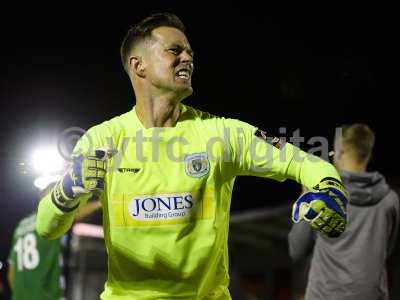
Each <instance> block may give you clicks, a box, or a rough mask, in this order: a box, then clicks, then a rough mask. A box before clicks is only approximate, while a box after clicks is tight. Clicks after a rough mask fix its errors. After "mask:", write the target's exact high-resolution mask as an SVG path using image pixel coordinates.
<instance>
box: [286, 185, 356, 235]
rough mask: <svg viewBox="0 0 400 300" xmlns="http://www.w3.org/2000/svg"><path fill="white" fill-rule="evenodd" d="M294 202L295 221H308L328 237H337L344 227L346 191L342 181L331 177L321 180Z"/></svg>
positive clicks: (293, 214) (293, 216)
mask: <svg viewBox="0 0 400 300" xmlns="http://www.w3.org/2000/svg"><path fill="white" fill-rule="evenodd" d="M313 189H314V190H316V191H317V192H307V193H305V194H303V195H301V196H300V198H299V199H297V201H296V202H295V203H294V205H293V210H292V219H293V221H294V222H295V223H298V222H300V221H301V220H303V219H304V220H306V221H309V222H310V224H311V227H312V228H313V229H315V230H318V231H320V232H322V233H323V234H325V235H327V236H329V237H338V236H339V235H340V234H342V233H343V232H344V230H345V228H346V206H347V202H348V195H347V192H346V190H345V188H344V186H343V185H342V183H341V182H340V181H339V180H337V179H335V178H332V177H327V178H324V179H323V180H321V182H320V183H319V184H317V185H316V186H315V187H314V188H313Z"/></svg>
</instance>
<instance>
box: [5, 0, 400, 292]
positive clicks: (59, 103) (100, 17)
mask: <svg viewBox="0 0 400 300" xmlns="http://www.w3.org/2000/svg"><path fill="white" fill-rule="evenodd" d="M159 11H170V12H174V13H176V14H177V15H178V16H179V17H180V18H181V19H182V20H183V22H184V23H185V24H186V26H187V30H188V37H189V40H190V43H191V45H192V47H193V49H194V51H195V73H194V80H193V85H194V91H195V92H194V94H193V95H192V96H191V97H190V98H189V99H187V100H186V101H185V103H186V104H188V105H193V106H194V107H196V108H199V109H201V110H205V111H209V112H212V113H214V114H217V115H223V116H227V117H233V118H239V119H241V120H244V121H247V122H249V123H252V124H254V125H256V126H259V127H260V128H263V129H265V130H267V131H273V132H278V129H279V128H280V127H285V128H286V131H287V132H288V133H289V135H290V134H291V133H292V132H293V131H294V130H296V129H300V131H301V134H302V136H303V137H304V138H305V140H306V141H308V140H309V139H310V138H311V137H313V136H324V137H327V138H328V139H329V140H331V139H332V137H333V134H334V129H335V127H337V126H339V125H341V124H343V123H346V122H366V123H368V124H369V125H371V127H372V128H373V129H374V130H375V132H376V134H377V145H376V149H375V154H374V157H373V161H372V164H371V169H379V170H380V171H381V172H382V173H383V174H385V175H386V176H387V177H388V179H389V181H390V182H391V183H392V184H393V185H394V186H395V187H400V177H399V175H398V173H397V170H396V168H395V167H396V166H397V158H396V155H395V154H396V152H397V151H396V147H397V132H396V129H395V128H396V120H397V115H398V113H397V110H396V109H395V107H396V103H395V102H396V101H397V98H396V95H397V94H398V91H396V90H395V89H394V88H393V87H394V76H393V73H394V60H395V56H394V51H395V50H394V39H395V28H396V21H395V18H394V17H393V12H392V11H393V10H392V9H391V8H390V7H384V6H383V5H381V6H379V7H377V6H372V5H371V6H367V5H365V4H364V5H363V6H357V5H354V6H353V7H349V6H348V5H346V6H334V5H333V4H332V5H330V6H311V5H310V6H308V7H305V6H297V7H295V6H292V5H289V4H287V5H286V6H281V7H273V6H271V5H266V6H265V5H264V4H259V3H258V2H253V3H252V2H251V1H250V2H249V1H246V2H239V3H237V2H236V3H235V2H218V3H217V2H216V1H214V2H201V3H200V2H199V3H195V2H189V1H186V2H185V1H179V2H178V1H175V2H173V1H165V2H153V1H151V2H150V1H147V2H130V3H122V2H120V3H114V4H112V3H109V2H106V3H103V4H99V3H96V4H94V3H93V4H91V5H89V4H86V5H84V4H81V3H80V4H78V3H75V4H74V3H71V2H61V3H59V2H54V3H53V4H48V5H39V4H38V3H34V4H31V5H29V6H28V5H25V4H24V5H18V4H15V5H14V6H12V5H11V4H7V5H6V4H4V5H3V6H2V9H1V18H0V28H1V29H0V31H1V47H0V65H1V68H0V99H1V104H2V109H1V111H2V112H1V131H0V132H1V139H2V146H1V147H0V159H1V168H2V169H1V172H0V182H1V185H0V189H1V192H2V193H1V195H2V199H1V201H0V203H1V205H2V207H1V209H0V219H1V226H0V245H1V247H0V261H1V262H3V263H4V262H5V261H6V257H7V255H8V251H9V246H10V242H11V233H12V230H13V228H14V227H15V225H16V224H17V222H18V220H19V219H20V218H21V217H23V216H25V215H26V214H27V213H29V212H30V211H32V210H33V209H34V208H35V206H36V198H37V191H36V189H35V188H34V187H33V185H32V181H33V178H32V176H31V175H30V174H22V173H21V168H20V167H19V163H20V162H23V161H26V160H27V159H28V157H29V154H30V152H31V151H32V147H34V146H35V145H37V144H38V143H40V142H41V141H46V139H48V137H50V136H56V135H57V134H59V133H60V132H62V131H63V130H64V129H66V128H68V127H71V126H78V127H81V128H88V127H90V126H92V125H94V124H96V123H99V122H101V121H103V120H106V119H109V118H111V117H113V116H115V115H118V114H120V113H123V112H125V111H127V110H129V109H130V108H131V107H132V105H133V99H134V98H133V92H132V89H131V87H130V82H129V80H128V77H127V76H126V75H125V73H124V71H123V69H122V66H121V64H120V58H119V46H120V43H121V40H122V38H123V36H124V34H125V32H126V30H127V29H128V28H129V26H130V25H131V24H133V23H135V22H136V21H138V20H140V19H141V18H143V17H145V16H147V15H148V14H149V13H152V12H159ZM302 147H303V148H305V149H307V147H309V145H307V144H306V143H304V144H303V145H302ZM298 193H299V187H298V186H297V185H295V184H293V183H291V182H286V183H284V184H277V183H274V182H271V181H266V180H262V179H257V178H239V179H238V180H237V183H236V186H235V192H234V196H233V199H232V213H233V214H234V215H235V218H236V219H235V218H234V220H236V221H234V222H236V223H234V224H232V235H231V241H232V244H231V249H232V253H233V254H232V265H233V266H234V267H235V269H238V270H239V271H238V272H239V273H240V272H242V274H245V277H246V278H245V280H242V281H241V286H242V287H243V285H244V286H246V288H247V289H258V288H260V289H262V290H265V289H267V290H268V293H270V294H273V295H274V296H273V297H275V298H272V299H290V298H288V297H289V296H288V294H289V293H290V285H291V284H290V279H289V278H290V276H289V275H290V264H289V261H288V257H287V249H286V244H285V238H286V233H287V230H288V228H289V226H290V221H289V210H288V207H289V206H288V205H290V203H291V202H292V201H293V200H294V199H295V198H296V197H297V195H298ZM271 211H272V212H273V213H272V215H273V216H274V217H273V218H267V217H265V218H263V217H260V218H258V219H254V218H253V217H254V216H259V215H260V212H261V213H263V212H265V213H266V215H269V214H270V212H271ZM274 212H275V213H274ZM240 216H242V217H240ZM243 216H245V217H244V219H243ZM248 216H250V217H248ZM247 217H248V218H247ZM246 218H247V219H246ZM243 220H244V221H243ZM246 238H247V240H246ZM249 245H250V246H251V247H252V250H251V251H250V252H248V251H244V250H245V249H246V250H248V249H249ZM235 253H240V254H241V255H240V256H239V255H236V254H235ZM278 253H279V255H278ZM396 253H398V251H396ZM250 257H251V259H250V260H249V258H250ZM395 261H397V260H396V259H395ZM236 266H237V268H236ZM245 266H247V267H248V268H247V269H246V268H245V269H244V270H242V269H241V268H244V267H245ZM395 266H396V263H393V267H392V274H394V275H393V276H394V277H392V278H397V277H396V276H397V275H396V274H397V273H396V272H397V267H395ZM4 271H5V269H4V268H2V270H0V272H1V280H2V281H4V279H5V272H4ZM288 274H289V275H288ZM288 276H289V277H288ZM239 277H240V276H239ZM393 280H395V279H393ZM266 286H267V288H266ZM279 297H281V298H279ZM282 297H283V298H282Z"/></svg>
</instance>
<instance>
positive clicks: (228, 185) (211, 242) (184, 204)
mask: <svg viewBox="0 0 400 300" xmlns="http://www.w3.org/2000/svg"><path fill="white" fill-rule="evenodd" d="M258 136H261V138H260V137H258ZM263 136H264V132H262V131H258V130H257V128H256V127H253V126H251V125H249V124H247V123H245V122H241V121H239V120H234V119H226V118H220V117H215V116H213V115H210V114H208V113H204V112H201V111H199V110H196V109H194V108H191V107H189V106H185V105H181V116H180V118H179V120H178V122H177V124H176V126H175V127H168V128H164V127H163V128H148V129H146V128H144V127H143V125H142V124H141V122H140V121H139V119H138V117H137V115H136V111H135V108H133V109H132V110H131V111H129V112H127V113H125V114H123V115H121V116H118V117H115V118H113V119H111V120H109V121H106V122H104V123H102V124H100V125H97V126H94V127H92V128H91V129H90V130H88V132H87V133H86V135H85V136H84V137H83V138H81V140H80V141H79V142H78V144H77V145H76V147H75V150H74V152H75V154H78V153H91V152H93V151H94V150H95V149H97V148H104V147H108V148H110V147H111V148H113V149H114V150H115V153H114V156H113V157H112V158H111V159H110V160H109V162H108V171H107V175H106V180H105V191H104V195H103V197H102V204H103V222H104V224H103V226H104V230H105V243H106V247H107V252H108V280H107V282H106V284H105V290H104V292H103V293H102V295H101V299H140V300H146V299H230V295H229V291H228V284H229V275H228V245H227V244H228V228H229V211H230V201H231V195H232V189H233V184H234V181H235V177H236V176H238V175H254V176H261V177H267V178H271V179H275V180H284V179H285V178H292V179H295V180H297V181H298V182H301V183H302V184H304V185H306V186H308V187H312V186H314V185H316V184H317V183H318V182H319V181H320V180H321V179H322V178H324V177H328V176H329V177H335V178H339V177H338V175H337V172H336V170H335V169H334V168H333V167H332V166H331V165H330V164H328V163H326V162H324V161H322V160H320V159H317V158H316V157H313V159H310V156H309V155H307V154H306V153H304V152H302V151H300V150H299V149H298V148H296V147H294V146H293V145H291V144H289V143H287V144H285V146H284V147H283V148H281V149H279V146H278V145H275V146H274V145H273V142H271V143H270V142H268V141H266V140H265V139H264V138H262V137H263ZM314 163H315V164H318V166H316V165H313V164H314ZM314 167H316V168H315V169H313V170H314V171H313V172H311V171H308V169H310V170H311V168H314ZM44 200H48V199H44ZM266 200H267V199H266ZM42 202H43V203H41V205H42V206H43V207H42V208H39V210H40V209H42V210H45V211H47V213H48V214H50V213H53V214H56V215H58V216H59V218H62V217H63V216H64V215H65V213H63V212H61V211H59V210H58V209H57V208H56V207H55V206H54V205H53V204H52V203H51V201H47V202H46V201H42ZM50 210H51V211H52V212H50ZM43 226H44V227H46V225H43Z"/></svg>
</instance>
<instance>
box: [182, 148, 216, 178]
mask: <svg viewBox="0 0 400 300" xmlns="http://www.w3.org/2000/svg"><path fill="white" fill-rule="evenodd" d="M209 171H210V161H209V160H208V155H207V153H206V152H201V153H194V154H190V155H186V156H185V172H186V174H187V175H188V176H190V177H195V178H199V177H203V176H204V175H207V174H208V172H209Z"/></svg>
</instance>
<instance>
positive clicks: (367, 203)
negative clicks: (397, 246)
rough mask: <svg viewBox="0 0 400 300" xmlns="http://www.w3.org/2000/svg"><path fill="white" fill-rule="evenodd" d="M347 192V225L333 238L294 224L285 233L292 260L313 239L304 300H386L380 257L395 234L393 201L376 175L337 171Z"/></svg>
mask: <svg viewBox="0 0 400 300" xmlns="http://www.w3.org/2000/svg"><path fill="white" fill-rule="evenodd" d="M340 175H341V177H342V180H343V184H344V185H345V187H346V188H347V191H348V192H349V204H348V206H347V227H346V230H345V232H344V233H343V234H342V235H341V236H340V237H338V238H329V237H326V236H323V235H321V234H319V233H316V234H315V236H314V233H313V232H312V231H311V228H310V226H309V224H307V223H306V222H301V223H298V224H295V225H294V226H293V228H292V230H291V232H290V233H289V251H290V254H291V256H292V258H293V259H294V260H295V261H296V260H298V259H300V258H302V257H304V256H305V255H306V254H307V253H308V252H309V249H310V248H312V244H313V242H314V239H315V245H314V253H313V257H312V261H311V268H310V273H309V278H308V285H307V290H306V298H305V299H306V300H311V299H312V300H319V299H323V300H331V299H332V300H333V299H338V300H339V299H340V300H359V299H362V300H381V299H382V300H383V299H388V296H389V293H388V287H387V276H386V268H385V264H386V259H387V257H388V255H389V254H390V252H391V250H392V248H393V246H394V243H395V239H396V235H397V230H398V223H399V199H398V196H397V194H396V193H395V192H394V191H393V190H392V189H390V187H389V185H388V184H387V183H386V180H385V178H384V177H383V176H382V175H381V174H380V173H378V172H371V173H368V172H363V173H350V172H341V174H340Z"/></svg>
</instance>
